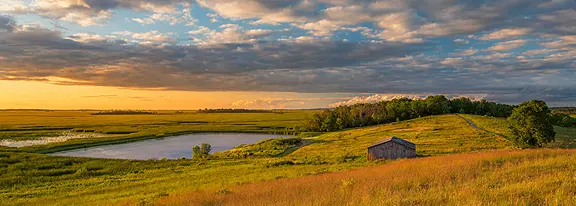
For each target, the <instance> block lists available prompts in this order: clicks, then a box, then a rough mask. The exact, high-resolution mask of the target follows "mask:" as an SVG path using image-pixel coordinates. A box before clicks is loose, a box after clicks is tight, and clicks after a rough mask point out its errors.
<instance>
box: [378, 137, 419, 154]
mask: <svg viewBox="0 0 576 206" xmlns="http://www.w3.org/2000/svg"><path fill="white" fill-rule="evenodd" d="M413 157H416V144H414V143H412V142H409V141H406V140H403V139H401V138H398V137H394V136H392V137H389V138H386V139H383V140H380V141H378V142H375V143H374V144H372V145H370V146H368V159H369V160H374V159H392V160H393V159H398V158H413Z"/></svg>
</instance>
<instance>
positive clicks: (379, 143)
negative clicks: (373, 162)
mask: <svg viewBox="0 0 576 206" xmlns="http://www.w3.org/2000/svg"><path fill="white" fill-rule="evenodd" d="M386 142H395V143H398V144H401V145H404V146H406V147H408V148H412V149H416V144H414V143H412V142H409V141H406V140H404V139H401V138H398V137H394V136H392V137H389V138H386V139H383V140H380V141H377V142H374V143H373V144H372V145H370V146H368V148H370V147H374V146H377V145H381V144H384V143H386Z"/></svg>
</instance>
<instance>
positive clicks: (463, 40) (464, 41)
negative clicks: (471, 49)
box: [454, 39, 470, 44]
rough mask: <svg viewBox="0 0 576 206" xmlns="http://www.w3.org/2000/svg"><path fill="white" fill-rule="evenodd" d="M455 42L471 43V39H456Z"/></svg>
mask: <svg viewBox="0 0 576 206" xmlns="http://www.w3.org/2000/svg"><path fill="white" fill-rule="evenodd" d="M454 43H456V44H469V43H470V41H468V40H466V39H454Z"/></svg>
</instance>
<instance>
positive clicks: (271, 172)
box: [0, 112, 514, 205]
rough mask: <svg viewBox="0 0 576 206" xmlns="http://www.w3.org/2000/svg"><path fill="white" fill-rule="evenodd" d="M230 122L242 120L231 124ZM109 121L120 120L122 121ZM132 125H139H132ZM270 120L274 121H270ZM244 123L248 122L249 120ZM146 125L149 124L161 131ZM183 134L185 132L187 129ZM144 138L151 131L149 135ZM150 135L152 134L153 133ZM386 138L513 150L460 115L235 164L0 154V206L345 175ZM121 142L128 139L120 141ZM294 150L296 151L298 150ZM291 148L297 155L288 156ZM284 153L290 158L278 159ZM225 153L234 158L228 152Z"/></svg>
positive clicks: (125, 198) (424, 146)
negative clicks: (293, 178) (391, 136)
mask: <svg viewBox="0 0 576 206" xmlns="http://www.w3.org/2000/svg"><path fill="white" fill-rule="evenodd" d="M294 113H295V114H290V113H284V114H285V115H288V116H285V117H281V116H267V117H263V116H259V115H278V114H247V116H244V114H241V115H238V114H233V115H232V116H230V119H223V120H220V121H218V122H216V118H217V117H220V118H222V117H223V116H222V114H209V115H215V116H210V117H207V116H196V117H197V118H195V119H192V118H190V117H192V116H194V115H195V114H187V115H185V116H188V121H208V119H210V118H212V120H211V121H215V123H210V124H208V125H213V127H218V125H219V124H226V125H229V126H230V125H232V124H238V122H242V121H243V122H244V123H247V122H252V123H254V124H256V125H257V126H260V127H262V126H265V125H276V126H281V124H280V123H277V122H276V121H278V122H283V123H282V124H284V125H285V126H290V125H295V123H294V122H293V121H295V119H298V118H302V117H296V116H298V115H300V116H302V114H305V113H300V112H294ZM218 115H220V116H218ZM235 115H238V116H241V117H243V118H239V117H238V116H236V117H234V116H235ZM251 115H254V116H251ZM159 116H160V115H159ZM99 117H100V116H99ZM113 117H114V118H123V116H113ZM224 117H225V116H224ZM248 117H250V118H248ZM287 117H292V118H287ZM76 118H79V117H76ZM106 118H107V117H106ZM126 118H127V119H125V120H124V121H126V122H132V121H136V122H138V121H143V122H146V118H151V119H150V120H149V121H151V122H161V121H160V120H158V118H169V120H170V121H184V120H183V119H184V118H183V117H182V119H179V120H174V119H170V118H175V117H170V116H169V115H167V116H166V117H155V116H150V115H139V116H138V117H126ZM138 118H143V119H139V120H137V119H138ZM154 118H155V119H154ZM265 118H271V120H270V122H267V121H264V120H265ZM274 118H277V119H276V120H274ZM24 119H26V121H30V122H28V123H26V124H24V123H20V124H22V125H24V126H20V127H29V126H30V125H34V124H40V123H39V122H38V123H31V122H36V120H31V119H30V118H24ZM81 119H82V120H76V121H79V122H82V121H84V122H90V121H92V122H93V124H94V122H100V123H103V122H106V121H108V122H107V124H112V123H111V122H113V121H116V122H117V123H115V124H113V125H119V124H128V123H122V121H121V120H118V119H108V120H106V121H104V120H102V119H99V120H97V121H96V120H90V121H88V119H84V118H81ZM234 119H235V120H234ZM250 119H252V120H253V121H249V120H250ZM163 121H168V120H163ZM79 122H73V121H72V122H67V123H65V124H70V125H72V126H73V125H76V126H74V127H75V128H80V127H79V126H78V125H79V124H80V123H79ZM151 122H148V124H147V125H152V126H153V125H157V124H159V123H151ZM275 122H276V123H275ZM65 124H62V123H60V124H59V125H58V124H56V123H53V124H51V125H50V124H49V126H54V127H57V126H64V125H65ZM85 124H86V125H85V128H94V125H89V123H85ZM132 124H136V123H132ZM27 125H28V126H27ZM208 125H203V127H208ZM136 126H137V127H139V126H142V127H144V126H143V125H141V124H136ZM239 126H246V125H239ZM252 126H254V125H252ZM12 127H17V126H14V125H13V126H12ZM106 127H109V126H106ZM114 127H116V126H114ZM120 127H122V126H120ZM186 129H187V130H185V131H190V130H192V129H191V128H186ZM147 131H148V130H147ZM149 131H155V132H157V131H156V130H153V129H151V130H149ZM171 131H172V132H173V131H174V130H171ZM196 131H197V130H196ZM151 133H152V134H154V132H151ZM314 135H318V136H314ZM390 135H394V136H398V137H401V138H405V139H407V140H410V141H412V142H414V143H416V144H417V145H418V146H417V153H418V155H419V156H438V155H445V154H456V153H466V152H475V151H485V150H494V149H512V148H514V147H513V146H512V144H511V143H510V142H509V141H508V140H506V139H504V138H501V137H499V136H497V135H492V134H489V133H485V132H481V131H478V130H476V129H474V128H472V127H471V126H469V125H468V124H467V123H466V121H465V120H463V119H461V118H459V117H458V116H455V115H443V116H431V117H425V118H418V119H414V120H410V121H404V122H399V123H393V124H387V125H381V126H372V127H366V128H360V129H353V130H346V131H341V132H333V133H325V134H303V135H302V137H305V138H304V139H303V140H302V141H305V142H307V143H311V144H309V145H306V146H302V145H300V144H297V143H296V144H294V142H277V140H276V141H263V142H260V143H258V144H255V145H249V146H244V147H240V148H238V149H237V150H239V151H240V152H239V153H240V154H245V152H248V153H250V152H251V153H254V154H256V153H258V151H260V152H262V153H261V154H259V155H247V156H244V155H241V156H242V157H235V158H229V157H222V154H226V153H227V152H224V153H221V154H217V155H214V156H213V157H212V158H211V159H208V160H148V161H133V160H105V159H93V158H75V157H51V156H47V155H41V154H32V153H25V152H0V182H1V187H0V205H12V204H43V205H70V204H82V203H86V202H90V203H91V204H113V203H125V202H129V203H133V204H140V203H143V204H145V203H149V204H152V203H154V202H155V201H156V200H158V199H159V198H161V197H164V196H166V195H169V194H176V193H182V192H187V191H194V190H205V189H214V188H224V187H227V186H229V185H236V184H244V183H251V182H261V181H266V180H274V179H283V178H292V177H300V176H308V175H317V174H322V173H328V172H334V171H342V170H348V169H352V168H359V167H364V166H370V165H375V164H380V163H386V161H384V162H368V161H366V146H368V145H369V144H371V143H372V142H374V141H377V140H379V139H382V138H385V137H388V136H390ZM128 136H129V135H128ZM123 138H126V137H125V136H123ZM62 144H64V145H65V144H66V143H62ZM299 146H302V147H300V148H299ZM292 148H298V149H297V150H295V151H293V150H291V149H292ZM286 150H289V151H290V152H288V153H283V152H282V151H286ZM228 153H234V151H230V152H228ZM280 154H281V155H280Z"/></svg>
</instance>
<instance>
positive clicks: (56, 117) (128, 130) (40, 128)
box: [0, 110, 315, 152]
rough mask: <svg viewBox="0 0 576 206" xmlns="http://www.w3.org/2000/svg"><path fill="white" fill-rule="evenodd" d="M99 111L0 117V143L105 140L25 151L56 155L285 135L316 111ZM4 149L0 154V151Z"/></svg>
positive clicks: (7, 113) (12, 113) (4, 114)
mask: <svg viewBox="0 0 576 206" xmlns="http://www.w3.org/2000/svg"><path fill="white" fill-rule="evenodd" d="M94 112H95V111H0V140H2V139H14V140H32V139H38V138H41V137H53V136H59V135H61V134H62V133H63V132H67V131H77V132H86V131H87V132H96V133H103V134H108V136H107V137H102V138H89V139H73V140H69V141H67V142H64V143H53V144H50V145H45V146H35V147H28V148H26V149H25V150H26V151H45V152H48V151H58V150H63V149H72V148H79V147H84V146H85V145H88V146H90V145H93V144H105V143H106V142H113V141H127V140H138V139H142V138H144V137H156V136H169V135H177V134H184V133H193V132H260V133H279V134H282V133H286V132H291V131H292V129H293V128H294V127H296V126H298V124H300V122H301V121H302V120H304V119H306V118H307V117H308V116H309V115H311V114H312V113H313V112H315V111H311V110H286V111H283V113H281V114H277V113H196V112H195V111H184V112H177V111H157V114H154V115H149V114H145V115H90V114H92V113H94ZM0 149H1V148H0Z"/></svg>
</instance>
